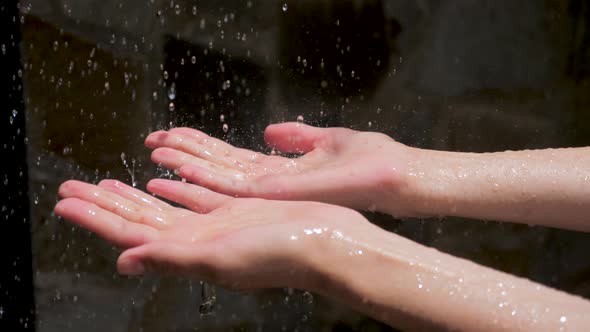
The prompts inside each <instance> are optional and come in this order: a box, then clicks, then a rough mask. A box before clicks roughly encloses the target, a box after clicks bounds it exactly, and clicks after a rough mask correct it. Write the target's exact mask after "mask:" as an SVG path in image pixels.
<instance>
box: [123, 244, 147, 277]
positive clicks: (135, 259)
mask: <svg viewBox="0 0 590 332" xmlns="http://www.w3.org/2000/svg"><path fill="white" fill-rule="evenodd" d="M138 249H139V248H133V249H129V250H127V251H125V252H123V254H121V256H119V259H117V271H118V272H119V273H120V274H122V275H128V276H139V275H142V274H144V273H145V271H146V268H145V264H143V262H142V261H141V259H140V257H139V256H138V255H137V254H136V253H135V252H137V251H138Z"/></svg>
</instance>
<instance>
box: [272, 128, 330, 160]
mask: <svg viewBox="0 0 590 332" xmlns="http://www.w3.org/2000/svg"><path fill="white" fill-rule="evenodd" d="M326 130H327V129H325V128H318V127H312V126H308V125H306V124H302V123H296V122H287V123H281V124H274V125H270V126H268V127H267V128H266V130H265V131H264V140H265V141H266V144H268V145H269V146H270V147H272V148H276V149H277V150H279V151H281V152H286V153H307V152H310V151H312V150H313V149H315V148H316V147H317V145H318V143H319V142H320V141H321V140H323V139H324V138H325V136H326Z"/></svg>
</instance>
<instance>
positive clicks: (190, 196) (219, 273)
mask: <svg viewBox="0 0 590 332" xmlns="http://www.w3.org/2000/svg"><path fill="white" fill-rule="evenodd" d="M148 188H149V190H150V191H152V192H153V193H156V194H158V195H161V196H162V197H166V198H168V199H170V200H172V201H176V202H178V203H180V204H182V205H185V206H187V207H190V208H191V209H192V211H191V210H186V209H182V208H177V207H173V206H171V205H169V204H167V203H165V202H163V201H160V200H158V199H155V198H154V197H153V196H151V195H148V194H145V193H143V192H141V191H139V190H136V189H134V188H131V187H129V186H127V185H124V184H122V183H120V182H117V181H111V180H109V181H103V182H101V183H100V184H99V185H98V186H94V185H90V184H86V183H83V182H78V181H68V182H66V183H64V184H63V185H62V186H61V188H60V195H61V196H62V197H63V198H64V199H63V200H62V201H60V202H59V203H58V205H57V206H56V208H55V211H56V213H57V214H58V215H61V216H63V217H64V218H66V219H68V220H70V221H72V222H73V223H76V224H78V225H80V226H82V227H84V228H86V229H88V230H90V231H93V232H95V233H97V234H98V235H100V236H101V237H103V238H105V239H106V240H108V241H111V242H113V243H114V244H116V245H118V246H121V247H123V248H128V250H127V251H125V252H124V253H123V254H122V255H121V257H120V258H119V262H118V268H119V271H120V272H121V273H124V274H131V275H135V274H141V273H143V272H144V270H145V269H146V268H147V269H148V270H154V271H157V272H161V273H172V274H175V275H184V276H191V277H198V278H203V279H205V280H208V281H212V282H214V283H217V284H221V285H223V286H226V287H230V288H237V289H245V288H259V287H265V288H266V287H300V288H305V287H307V286H309V283H310V282H312V281H311V280H310V278H312V277H311V275H310V274H309V273H307V271H306V269H307V268H308V267H309V264H308V263H309V257H310V255H309V253H310V250H311V248H315V247H316V245H317V244H318V243H317V242H318V241H319V239H321V238H322V237H323V238H325V236H324V235H325V233H326V232H327V231H328V230H333V229H336V228H337V229H343V230H344V229H346V230H348V228H349V227H351V228H352V229H359V227H362V226H366V225H367V224H368V223H366V222H364V219H363V218H362V217H360V216H359V215H357V214H356V213H355V212H354V211H352V210H348V209H344V208H339V207H335V206H329V205H325V204H321V203H302V202H279V201H265V200H261V199H236V198H231V197H228V196H225V195H221V194H218V193H215V192H211V191H209V190H207V189H204V188H201V187H197V186H195V185H191V184H186V183H182V182H175V181H169V180H153V181H152V182H150V184H149V185H148ZM349 221H350V222H349ZM309 230H314V231H312V232H311V233H310V231H309ZM318 230H320V231H318ZM310 234H311V235H315V236H309V235H310Z"/></svg>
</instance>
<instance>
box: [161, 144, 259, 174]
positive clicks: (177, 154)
mask: <svg viewBox="0 0 590 332" xmlns="http://www.w3.org/2000/svg"><path fill="white" fill-rule="evenodd" d="M152 161H153V162H155V163H158V164H161V165H163V166H164V167H167V168H170V169H179V168H181V167H183V166H185V165H196V166H199V167H201V168H203V169H205V170H208V171H209V172H212V173H215V174H219V175H220V176H226V177H232V178H241V177H244V176H245V172H248V171H250V170H249V167H248V166H247V165H244V164H241V163H236V166H235V168H228V167H225V166H223V165H218V164H215V163H212V162H210V161H207V160H204V159H201V158H195V157H193V156H191V155H189V154H187V153H184V152H181V151H177V150H173V149H170V148H158V149H156V150H154V152H152ZM181 176H182V175H181ZM186 179H187V180H191V179H190V178H186ZM191 181H192V180H191Z"/></svg>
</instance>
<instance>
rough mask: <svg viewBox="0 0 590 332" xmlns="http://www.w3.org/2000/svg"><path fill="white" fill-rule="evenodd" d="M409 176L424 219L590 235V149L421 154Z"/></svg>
mask: <svg viewBox="0 0 590 332" xmlns="http://www.w3.org/2000/svg"><path fill="white" fill-rule="evenodd" d="M407 173H408V183H409V186H410V187H411V188H412V192H408V193H407V195H408V197H412V196H414V197H413V198H411V199H412V200H413V203H412V204H413V205H414V204H415V209H416V210H415V211H416V212H418V213H420V214H426V215H433V216H460V217H469V218H478V219H488V220H498V221H509V222H517V223H527V224H535V225H543V226H550V227H557V228H566V229H572V230H580V231H590V148H571V149H548V150H533V151H507V152H499V153H479V154H477V153H455V152H439V151H428V150H419V151H418V152H417V157H416V158H414V159H413V160H412V161H411V162H410V163H409V165H408V169H407ZM385 210H387V208H386V207H385Z"/></svg>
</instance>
